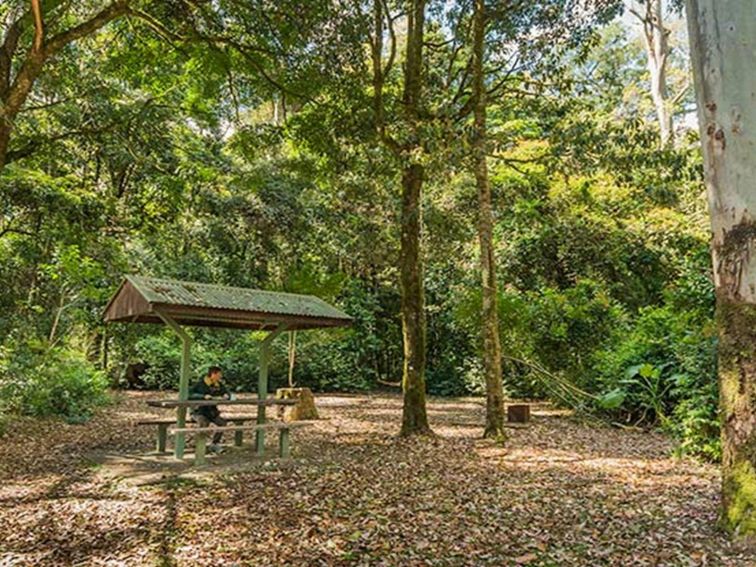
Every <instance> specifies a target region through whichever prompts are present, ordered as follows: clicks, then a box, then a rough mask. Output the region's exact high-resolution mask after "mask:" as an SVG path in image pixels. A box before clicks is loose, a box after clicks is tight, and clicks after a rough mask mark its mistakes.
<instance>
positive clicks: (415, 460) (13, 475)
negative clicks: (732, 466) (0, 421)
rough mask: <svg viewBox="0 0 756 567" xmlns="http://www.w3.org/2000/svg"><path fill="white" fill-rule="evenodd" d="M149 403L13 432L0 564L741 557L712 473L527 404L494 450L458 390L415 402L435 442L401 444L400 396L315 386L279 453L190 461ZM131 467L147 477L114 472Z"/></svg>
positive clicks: (1, 496) (664, 448) (477, 414)
mask: <svg viewBox="0 0 756 567" xmlns="http://www.w3.org/2000/svg"><path fill="white" fill-rule="evenodd" d="M165 395H166V394H161V395H160V396H159V397H165ZM154 397H158V395H157V394H155V393H149V392H147V393H129V394H124V395H121V396H120V400H119V401H118V402H117V404H115V405H113V406H111V407H108V408H106V409H104V410H103V411H101V412H100V413H99V414H98V415H97V416H96V417H95V418H94V419H93V420H92V422H90V423H89V424H87V425H84V426H73V425H64V424H61V423H59V422H56V421H52V420H50V421H33V420H21V421H20V422H18V423H17V424H15V425H14V426H13V427H12V428H11V431H10V433H9V437H8V439H13V441H14V442H13V443H12V444H11V443H5V444H3V445H2V446H0V459H2V465H0V466H1V467H2V468H0V475H1V477H2V480H3V482H2V483H1V484H0V534H3V535H2V536H0V565H6V564H9V565H13V564H19V565H25V564H43V565H69V564H78V565H151V564H166V565H167V564H170V565H187V566H188V565H199V564H201V565H224V564H239V565H266V566H267V565H277V564H280V565H308V566H309V565H401V566H405V565H486V564H488V565H543V566H547V565H549V566H555V565H560V566H561V565H590V566H594V565H649V566H651V565H659V566H660V565H691V566H692V565H717V566H719V565H722V566H746V565H753V564H754V563H753V562H752V558H751V557H750V556H748V555H746V552H745V551H742V550H741V551H738V550H737V549H734V548H733V547H732V546H731V545H730V544H729V543H728V540H727V539H726V538H725V537H724V535H723V534H721V533H719V532H718V531H717V529H716V527H715V520H716V513H717V505H718V490H717V487H718V482H719V477H718V474H717V470H716V468H715V467H713V466H708V465H702V464H697V463H693V462H689V461H685V460H676V459H673V458H672V457H671V456H670V454H671V450H672V448H673V447H672V444H671V443H670V441H669V440H668V439H667V438H666V437H664V436H663V435H660V434H658V433H642V432H638V431H623V430H618V429H613V428H608V427H603V426H601V427H596V426H588V425H586V424H581V423H580V422H578V421H576V420H574V419H571V418H570V417H569V416H568V415H566V414H565V412H563V411H560V410H555V409H553V408H550V407H548V406H545V405H543V404H537V405H534V406H533V414H534V417H533V421H532V422H531V424H529V425H528V426H527V427H525V428H517V429H515V428H512V429H508V430H507V431H508V439H507V440H506V441H505V442H504V443H503V444H501V443H498V444H497V443H496V442H494V441H491V440H485V439H482V438H481V432H482V422H483V416H484V412H485V408H484V405H483V402H482V400H477V399H474V398H465V399H458V400H431V401H430V403H429V412H428V413H429V418H430V420H431V424H432V427H433V429H434V432H435V434H436V435H435V436H431V437H423V438H419V439H398V438H397V437H396V433H397V432H398V430H399V426H400V422H401V409H402V402H401V398H399V397H398V396H394V395H375V394H374V395H369V396H368V395H366V396H354V395H350V396H338V395H327V396H319V397H318V398H317V404H318V407H319V411H320V413H321V416H322V418H323V419H321V420H319V421H317V422H315V423H314V424H313V425H312V427H308V428H305V429H302V430H297V431H296V432H294V433H293V436H292V439H293V453H292V458H291V459H289V460H288V461H278V460H277V459H271V460H268V461H265V462H261V461H259V460H257V459H254V458H253V457H252V450H251V447H249V446H246V447H244V448H243V449H242V450H237V451H228V452H227V453H226V454H224V455H221V456H220V457H217V458H213V459H211V462H210V464H208V465H207V466H205V467H201V468H199V469H196V468H193V467H192V466H190V464H189V463H186V462H185V463H183V464H182V463H177V462H175V461H173V463H172V464H171V461H172V458H171V457H166V456H160V457H158V456H155V455H150V452H151V451H152V449H153V442H154V441H153V434H152V432H150V431H149V430H145V429H140V428H137V427H135V426H134V425H133V423H134V422H135V421H136V420H138V419H140V418H144V417H148V416H156V415H165V413H163V412H161V411H160V410H153V409H149V408H147V407H146V406H145V405H144V400H146V399H149V398H154ZM271 437H272V436H271ZM248 441H249V439H248ZM17 442H21V443H23V445H22V449H21V450H18V451H14V450H13V448H12V447H17ZM269 443H270V447H269V448H270V454H271V455H273V454H274V447H273V445H274V444H275V439H272V438H271V439H269ZM11 445H12V447H11ZM161 459H162V460H161ZM119 467H120V468H119ZM140 467H146V469H145V470H147V471H148V472H149V473H150V474H152V477H150V479H148V480H149V482H145V483H142V484H140V483H134V482H129V477H130V475H131V473H133V471H135V470H136V471H137V472H138V470H139V468H140ZM155 471H157V473H156V472H155ZM138 474H142V473H138ZM138 474H137V476H138ZM141 480H145V478H141ZM210 526H211V527H212V529H211V528H210Z"/></svg>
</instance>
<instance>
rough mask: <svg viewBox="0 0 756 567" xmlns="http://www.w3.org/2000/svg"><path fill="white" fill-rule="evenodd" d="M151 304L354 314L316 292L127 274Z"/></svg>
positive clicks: (325, 316) (317, 314)
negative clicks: (336, 305) (287, 291)
mask: <svg viewBox="0 0 756 567" xmlns="http://www.w3.org/2000/svg"><path fill="white" fill-rule="evenodd" d="M126 280H127V281H129V282H131V284H132V285H133V286H134V287H135V288H136V289H137V291H139V293H140V294H141V295H142V296H143V297H144V298H145V299H146V300H147V301H148V302H149V303H151V304H162V305H175V306H186V307H207V308H213V309H229V310H237V311H249V312H254V313H269V314H271V315H288V316H295V317H313V318H317V319H342V320H344V321H350V320H351V317H349V315H347V314H346V313H344V312H343V311H341V310H340V309H337V308H336V307H333V306H332V305H329V304H328V303H326V302H325V301H323V300H322V299H320V298H319V297H315V296H313V295H299V294H295V293H283V292H277V291H263V290H259V289H251V288H244V287H232V286H226V285H216V284H205V283H196V282H185V281H179V280H169V279H164V278H153V277H144V276H126Z"/></svg>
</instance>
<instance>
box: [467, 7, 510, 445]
mask: <svg viewBox="0 0 756 567" xmlns="http://www.w3.org/2000/svg"><path fill="white" fill-rule="evenodd" d="M485 35H486V14H485V1H484V0H475V14H474V16H473V97H474V98H475V107H474V109H473V112H474V120H475V129H474V134H473V140H472V147H473V161H474V168H475V182H476V185H477V186H478V240H479V242H480V275H481V284H482V292H483V309H482V312H481V331H482V335H483V337H482V338H483V369H484V373H485V379H486V427H485V430H484V432H483V436H484V437H498V438H503V437H504V391H503V386H502V379H501V341H500V339H499V314H498V301H497V285H496V263H495V258H494V245H493V212H492V209H491V185H490V183H489V181H488V165H487V163H486V141H487V140H486V135H487V134H486V104H487V101H486V86H485V81H484V69H483V62H484V60H485V53H484V50H485Z"/></svg>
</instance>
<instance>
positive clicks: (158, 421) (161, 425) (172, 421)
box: [136, 415, 257, 453]
mask: <svg viewBox="0 0 756 567" xmlns="http://www.w3.org/2000/svg"><path fill="white" fill-rule="evenodd" d="M223 419H225V420H226V421H228V422H229V423H234V424H244V423H246V422H248V421H255V420H256V419H257V418H256V417H255V416H252V415H243V416H231V417H225V416H224V418H223ZM189 423H192V421H190V420H189V419H187V424H189ZM136 424H137V425H156V426H157V439H156V449H157V452H158V453H165V452H166V445H167V440H168V426H170V425H177V424H176V418H175V417H170V418H155V419H142V420H139V421H137V422H136ZM243 442H244V431H236V432H235V433H234V445H236V446H237V447H241V445H242V443H243Z"/></svg>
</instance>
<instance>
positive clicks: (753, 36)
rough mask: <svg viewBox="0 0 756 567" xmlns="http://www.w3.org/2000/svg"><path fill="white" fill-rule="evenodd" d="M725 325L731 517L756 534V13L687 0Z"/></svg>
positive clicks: (722, 348)
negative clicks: (754, 61)
mask: <svg viewBox="0 0 756 567" xmlns="http://www.w3.org/2000/svg"><path fill="white" fill-rule="evenodd" d="M687 9H688V26H689V35H690V42H691V55H692V58H693V73H694V77H695V82H696V96H697V100H698V118H699V127H700V130H701V140H702V145H703V154H704V164H705V172H706V186H707V193H708V198H709V212H710V215H711V226H712V258H713V263H714V283H715V287H716V294H717V322H718V328H719V337H720V342H719V384H720V410H721V413H720V417H721V422H722V448H723V460H722V481H723V483H722V495H723V505H724V509H723V520H724V522H725V524H726V526H727V527H728V528H730V529H731V530H733V531H734V532H735V533H736V534H738V535H742V536H745V537H747V538H748V539H750V540H751V541H753V540H754V539H756V219H754V217H753V215H754V212H755V211H756V160H755V159H754V149H755V148H756V74H754V72H753V54H754V52H756V19H754V17H753V2H752V1H751V0H731V1H729V2H722V1H721V0H688V2H687Z"/></svg>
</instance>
